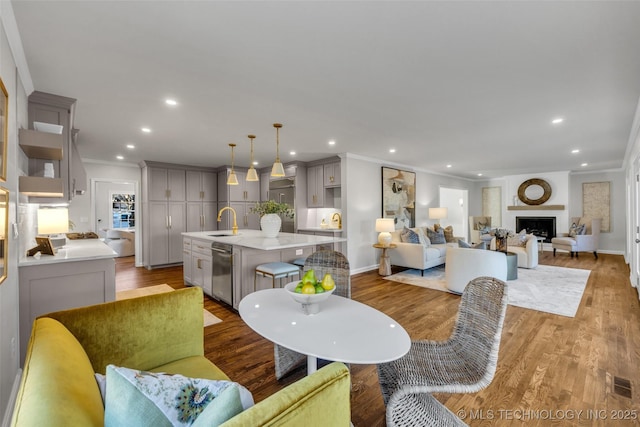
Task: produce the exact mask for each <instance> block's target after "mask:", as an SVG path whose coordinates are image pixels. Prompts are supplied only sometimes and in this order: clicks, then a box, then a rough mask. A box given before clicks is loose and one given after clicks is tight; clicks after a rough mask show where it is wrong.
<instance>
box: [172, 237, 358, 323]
mask: <svg viewBox="0 0 640 427" xmlns="http://www.w3.org/2000/svg"><path fill="white" fill-rule="evenodd" d="M182 236H183V244H184V249H183V255H184V264H183V268H184V280H185V282H186V283H188V284H190V285H195V286H200V287H202V289H203V290H204V292H205V293H206V294H208V295H210V296H212V297H213V298H216V299H220V300H222V301H225V302H227V303H228V304H229V305H232V306H233V308H235V309H236V310H237V309H238V305H239V304H240V300H241V299H242V298H243V297H245V296H246V295H248V294H250V293H251V292H255V291H257V290H260V289H266V288H270V287H271V280H270V279H263V278H262V277H258V279H257V281H256V282H255V286H254V275H255V268H256V266H258V265H260V264H264V263H267V262H292V261H293V260H295V259H297V258H304V257H307V256H309V255H311V254H312V253H313V252H314V251H315V250H316V246H321V245H327V244H333V243H338V242H345V241H346V240H347V239H345V238H343V237H327V236H312V235H307V234H294V233H280V234H278V236H277V237H273V238H266V237H264V236H263V235H262V232H261V231H259V230H240V231H239V232H238V234H237V235H235V236H234V235H233V234H232V232H231V230H218V231H201V232H192V233H182ZM214 244H215V245H216V246H220V245H222V246H227V247H228V248H229V250H230V255H231V256H230V257H229V258H230V263H231V270H230V274H228V277H227V275H226V273H221V269H220V267H221V266H220V265H219V264H220V262H221V261H220V260H219V258H216V259H217V260H218V261H216V259H214V258H213V256H212V249H211V247H212V246H213V245H214ZM216 256H217V254H216ZM221 275H224V280H227V281H228V284H229V288H230V289H231V295H228V294H229V293H227V292H222V293H221V291H220V289H219V287H218V286H216V285H215V283H214V280H215V281H218V282H219V281H220V276H221ZM214 276H216V277H215V279H214Z"/></svg>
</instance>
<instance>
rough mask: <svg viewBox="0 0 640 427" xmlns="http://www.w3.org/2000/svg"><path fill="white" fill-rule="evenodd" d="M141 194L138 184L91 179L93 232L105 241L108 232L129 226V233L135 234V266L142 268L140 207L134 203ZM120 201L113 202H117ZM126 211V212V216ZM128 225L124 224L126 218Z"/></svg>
mask: <svg viewBox="0 0 640 427" xmlns="http://www.w3.org/2000/svg"><path fill="white" fill-rule="evenodd" d="M139 193H140V188H139V183H138V182H137V181H127V180H117V179H101V178H92V179H91V206H92V207H93V209H92V213H91V214H92V219H91V221H92V224H93V230H94V232H95V233H96V234H97V235H98V236H100V238H105V237H106V235H107V231H108V230H112V229H115V228H122V227H123V224H125V223H126V225H127V227H125V228H127V229H129V230H133V232H134V234H135V265H136V266H142V248H141V242H142V241H141V239H140V237H141V236H140V232H141V231H142V230H141V229H140V228H139V226H138V221H135V218H137V217H138V212H139V207H138V203H135V201H136V200H137V199H138V197H137V195H138V194H139ZM114 198H115V199H118V200H117V201H115V202H114V200H115V199H114ZM124 211H126V212H124ZM122 215H126V221H125V222H124V223H123V220H122V219H123V216H122Z"/></svg>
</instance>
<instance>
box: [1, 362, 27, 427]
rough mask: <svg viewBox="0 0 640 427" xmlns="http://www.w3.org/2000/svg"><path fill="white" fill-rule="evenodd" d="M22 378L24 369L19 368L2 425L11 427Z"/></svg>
mask: <svg viewBox="0 0 640 427" xmlns="http://www.w3.org/2000/svg"><path fill="white" fill-rule="evenodd" d="M21 380H22V369H18V373H17V374H16V377H15V379H14V380H13V385H12V386H11V394H10V395H9V401H8V402H7V409H6V410H5V411H4V417H3V418H2V427H9V424H10V423H11V417H13V408H14V407H15V406H16V398H17V397H18V389H19V388H20V381H21Z"/></svg>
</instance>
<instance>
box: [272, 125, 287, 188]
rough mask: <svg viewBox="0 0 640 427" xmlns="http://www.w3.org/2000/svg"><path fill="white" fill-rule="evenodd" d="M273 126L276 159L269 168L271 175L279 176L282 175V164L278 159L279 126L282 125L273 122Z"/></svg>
mask: <svg viewBox="0 0 640 427" xmlns="http://www.w3.org/2000/svg"><path fill="white" fill-rule="evenodd" d="M273 127H274V128H276V161H275V163H274V164H273V168H271V176H275V177H280V176H284V166H282V162H281V161H280V128H281V127H282V125H281V124H280V123H274V124H273Z"/></svg>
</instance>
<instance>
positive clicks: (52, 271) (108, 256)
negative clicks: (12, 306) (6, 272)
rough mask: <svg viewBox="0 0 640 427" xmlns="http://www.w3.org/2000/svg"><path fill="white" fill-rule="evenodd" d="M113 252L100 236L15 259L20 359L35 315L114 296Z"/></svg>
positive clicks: (104, 300)
mask: <svg viewBox="0 0 640 427" xmlns="http://www.w3.org/2000/svg"><path fill="white" fill-rule="evenodd" d="M116 255H117V254H116V252H115V251H114V250H113V249H111V248H110V247H109V246H107V245H106V244H105V243H104V242H102V241H100V240H99V239H82V240H67V241H66V243H65V245H64V246H63V247H61V248H60V249H58V251H57V252H56V254H55V255H41V256H39V257H32V256H30V257H27V256H25V257H23V258H21V259H20V260H19V261H18V271H19V276H20V281H19V285H18V286H19V301H20V302H19V304H20V350H21V352H20V353H21V361H23V360H24V355H25V351H26V348H27V343H28V342H29V336H30V334H31V324H32V323H33V319H35V318H36V317H37V316H41V315H43V314H47V313H51V312H54V311H59V310H67V309H70V308H76V307H82V306H86V305H92V304H99V303H103V302H108V301H114V300H115V299H116V264H115V260H114V257H115V256H116ZM21 363H22V362H21Z"/></svg>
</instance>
